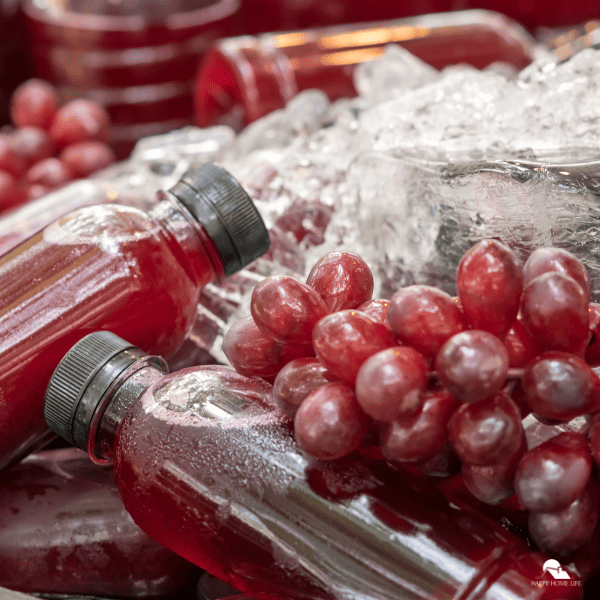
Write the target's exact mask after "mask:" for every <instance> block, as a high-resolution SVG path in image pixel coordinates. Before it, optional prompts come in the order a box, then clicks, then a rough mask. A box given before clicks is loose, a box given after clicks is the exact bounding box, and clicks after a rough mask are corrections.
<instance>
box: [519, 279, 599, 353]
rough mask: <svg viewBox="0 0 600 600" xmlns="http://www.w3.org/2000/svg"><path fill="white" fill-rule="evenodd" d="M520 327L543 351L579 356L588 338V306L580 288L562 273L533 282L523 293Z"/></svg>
mask: <svg viewBox="0 0 600 600" xmlns="http://www.w3.org/2000/svg"><path fill="white" fill-rule="evenodd" d="M521 314H522V320H523V325H525V327H526V328H527V331H528V332H529V333H530V334H531V335H532V336H533V337H534V338H535V339H536V340H537V342H538V344H540V346H542V347H543V349H545V350H563V351H565V352H573V353H575V354H577V353H579V352H580V351H582V350H583V348H584V347H585V344H586V343H587V340H588V337H589V303H588V301H587V298H586V296H585V292H584V291H583V289H582V287H581V286H580V285H579V284H578V283H577V282H576V281H575V280H574V279H572V278H571V277H569V276H567V275H565V274H564V273H559V272H557V271H551V272H548V273H544V274H543V275H539V276H538V277H536V278H535V279H532V280H531V281H530V282H529V284H528V285H527V287H526V288H525V290H524V291H523V299H522V303H521Z"/></svg>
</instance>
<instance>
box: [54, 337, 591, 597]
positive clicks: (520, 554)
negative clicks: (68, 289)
mask: <svg viewBox="0 0 600 600" xmlns="http://www.w3.org/2000/svg"><path fill="white" fill-rule="evenodd" d="M165 368H166V367H165V365H164V362H163V361H161V360H160V359H158V358H157V357H151V356H148V355H147V354H145V353H143V352H141V351H140V350H139V349H137V348H134V347H132V346H131V345H130V344H129V343H127V342H125V341H124V340H122V339H120V338H118V337H117V336H114V335H112V334H110V333H109V332H97V333H94V334H92V335H90V336H88V337H86V338H84V339H83V340H81V341H80V342H79V343H78V344H77V345H75V346H74V347H73V348H72V349H71V350H70V351H69V353H68V354H67V355H66V356H65V357H64V358H63V360H62V361H61V363H60V365H59V367H58V368H57V370H56V371H55V373H54V375H53V376H52V379H51V381H50V384H49V386H48V389H47V392H46V400H45V416H46V419H47V421H48V424H49V425H50V427H51V428H53V429H54V431H56V432H57V433H59V434H60V435H62V436H63V437H64V438H65V439H67V440H68V441H70V442H71V443H74V444H75V445H77V446H79V447H80V448H85V449H87V450H88V453H89V455H90V457H91V458H92V459H93V460H94V461H96V462H99V463H102V462H105V461H109V460H113V461H114V470H115V478H116V482H117V486H118V488H119V491H120V493H121V496H122V498H123V501H124V504H125V506H126V508H127V510H128V511H129V512H130V514H131V515H132V517H133V519H134V521H135V522H136V523H137V524H138V525H139V526H140V527H141V528H142V529H143V530H144V531H146V533H148V535H150V537H153V538H154V539H155V540H157V541H158V542H160V543H161V544H163V545H164V546H166V547H168V548H170V549H171V550H173V551H174V552H176V553H178V554H180V555H181V556H184V557H185V558H187V559H188V560H189V561H191V562H193V563H195V564H197V565H199V566H201V567H202V568H204V569H206V570H207V571H209V572H210V573H212V574H213V575H216V576H217V577H219V578H221V579H222V580H224V581H226V582H227V583H229V584H230V585H232V586H234V587H235V588H236V589H239V590H241V591H242V592H246V593H252V592H262V593H271V594H280V595H282V596H284V597H288V598H313V599H323V600H325V599H327V600H329V599H334V598H335V599H342V600H349V599H351V598H358V597H360V598H362V599H365V600H367V599H369V600H371V599H373V600H374V599H378V600H383V599H390V600H391V599H397V598H411V599H412V600H417V599H419V600H425V599H427V600H432V599H434V598H435V599H442V598H445V599H446V600H458V599H460V600H466V599H467V598H468V599H469V600H483V599H486V600H492V599H494V600H499V599H500V598H509V597H510V598H513V597H514V598H520V599H521V600H534V599H535V600H541V599H544V600H546V599H549V598H561V599H563V600H566V599H575V598H581V590H582V588H581V585H580V584H581V582H579V581H578V580H577V579H576V578H575V576H574V578H573V579H572V580H571V581H572V582H573V584H572V585H570V586H569V587H565V588H561V589H560V590H557V588H554V587H551V586H544V585H538V584H539V582H540V581H542V580H545V577H546V576H545V575H544V570H543V563H544V561H545V559H546V557H544V556H543V555H541V554H536V553H532V552H530V551H529V549H528V547H527V546H526V545H525V544H524V543H523V542H522V541H521V540H520V539H519V538H517V537H515V536H513V535H511V534H509V533H508V532H506V531H505V530H503V529H502V528H500V527H498V526H497V525H495V524H494V523H493V522H492V521H488V520H487V519H485V518H484V517H481V516H480V515H478V514H477V513H475V512H471V511H469V510H468V509H463V508H460V507H459V506H457V505H454V504H452V503H450V502H449V501H448V500H447V499H446V498H445V497H444V496H443V494H441V493H440V492H439V491H438V490H436V489H435V487H434V486H433V485H432V484H430V483H428V482H427V481H426V480H425V478H424V477H418V476H416V475H414V474H410V473H409V472H408V471H406V472H405V473H403V474H401V475H400V476H399V474H398V473H399V472H398V471H395V470H392V469H390V468H388V467H387V466H386V465H385V463H384V461H382V460H381V459H380V456H379V455H377V456H369V450H365V451H364V452H363V454H362V455H361V456H360V458H359V457H357V456H354V457H348V458H346V459H342V460H338V461H330V462H319V461H314V460H309V459H307V457H306V456H305V455H303V454H302V453H301V452H300V451H299V449H298V448H297V446H296V444H295V442H294V439H293V433H292V431H291V422H290V421H289V420H287V418H285V417H284V416H283V415H282V414H281V413H280V412H279V411H278V410H277V409H276V408H275V406H274V404H273V402H272V399H271V386H270V385H269V384H267V383H266V382H264V381H263V380H261V379H256V378H246V377H243V376H241V375H239V374H237V373H236V372H234V371H233V370H231V369H229V368H227V367H222V366H207V367H195V368H191V369H184V370H182V371H179V372H176V373H173V374H171V375H167V374H166V373H165ZM400 473H402V472H400Z"/></svg>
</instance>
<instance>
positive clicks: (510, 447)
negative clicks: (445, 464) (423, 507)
mask: <svg viewBox="0 0 600 600" xmlns="http://www.w3.org/2000/svg"><path fill="white" fill-rule="evenodd" d="M448 434H449V437H450V443H451V444H452V447H453V448H454V451H455V452H456V454H458V456H459V458H460V459H461V460H463V461H465V462H468V463H471V464H473V465H491V464H495V463H498V462H501V461H502V460H504V459H505V458H506V457H507V456H509V455H510V454H512V452H513V451H514V449H515V448H518V447H519V446H520V445H521V444H522V442H523V439H524V436H525V433H524V431H523V426H522V424H521V413H520V411H519V409H518V408H517V406H516V404H515V403H514V402H513V401H512V400H511V399H510V398H509V397H508V396H507V395H506V394H504V393H503V392H499V393H497V394H495V395H494V396H492V397H491V398H488V399H486V400H482V401H481V402H472V403H469V404H463V405H462V406H460V407H459V408H458V409H457V410H456V411H455V413H454V414H453V415H452V417H451V418H450V421H449V422H448Z"/></svg>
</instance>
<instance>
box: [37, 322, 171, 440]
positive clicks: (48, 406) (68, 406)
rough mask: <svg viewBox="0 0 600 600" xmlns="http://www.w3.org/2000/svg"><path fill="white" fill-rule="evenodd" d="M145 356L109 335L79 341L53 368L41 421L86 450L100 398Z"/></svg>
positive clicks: (98, 334) (101, 333) (103, 333)
mask: <svg viewBox="0 0 600 600" xmlns="http://www.w3.org/2000/svg"><path fill="white" fill-rule="evenodd" d="M143 358H149V359H152V362H153V364H156V365H157V366H159V367H160V368H163V369H164V370H165V372H166V366H165V365H164V361H162V359H160V358H158V357H148V355H147V354H146V353H145V352H143V351H142V350H140V349H139V348H136V347H135V346H133V345H132V344H130V343H129V342H126V341H125V340H124V339H122V338H120V337H119V336H118V335H115V334H114V333H111V332H110V331H96V332H94V333H91V334H89V335H87V336H86V337H84V338H82V339H81V340H80V341H79V342H77V343H76V344H75V345H74V346H73V347H72V348H71V349H70V350H69V351H68V352H67V354H65V356H64V357H63V359H62V360H61V361H60V363H59V364H58V366H57V367H56V369H55V371H54V373H53V375H52V377H51V378H50V383H49V384H48V387H47V389H46V396H45V399H44V418H45V419H46V423H47V424H48V427H50V429H52V431H54V432H55V433H57V434H58V435H60V436H61V437H62V438H64V439H65V440H67V441H68V442H69V443H71V444H73V445H75V446H77V447H78V448H82V449H83V450H87V444H88V438H89V432H90V425H91V421H92V418H93V417H94V414H95V412H96V409H97V408H98V405H99V403H100V401H101V400H102V398H103V396H104V394H105V393H106V391H107V390H108V389H109V387H110V386H111V384H113V382H114V381H115V380H116V379H117V378H118V377H119V375H121V374H122V373H123V372H124V371H125V370H126V369H127V368H128V367H130V366H131V365H132V364H133V363H135V362H137V361H139V360H140V359H143Z"/></svg>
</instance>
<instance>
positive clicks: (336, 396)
mask: <svg viewBox="0 0 600 600" xmlns="http://www.w3.org/2000/svg"><path fill="white" fill-rule="evenodd" d="M370 426H371V420H370V419H369V418H368V417H367V416H366V415H365V413H364V412H363V411H362V410H361V408H360V406H359V405H358V402H356V398H355V397H354V391H353V390H352V388H351V387H349V386H348V385H345V384H344V383H342V382H339V381H334V382H331V383H327V384H326V385H323V386H321V387H319V388H318V389H316V390H314V391H313V392H311V393H310V394H309V395H308V397H307V398H306V399H305V400H304V402H302V404H301V406H300V408H299V409H298V412H296V417H295V418H294V432H295V434H296V442H297V443H298V446H299V447H300V448H301V449H302V450H304V451H305V452H306V453H307V454H310V455H311V456H314V457H315V458H320V459H323V460H334V459H336V458H341V457H343V456H346V455H348V454H350V452H352V451H353V450H355V449H356V448H358V446H360V444H361V443H362V441H363V440H364V439H365V436H366V435H367V432H368V430H369V428H370Z"/></svg>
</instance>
